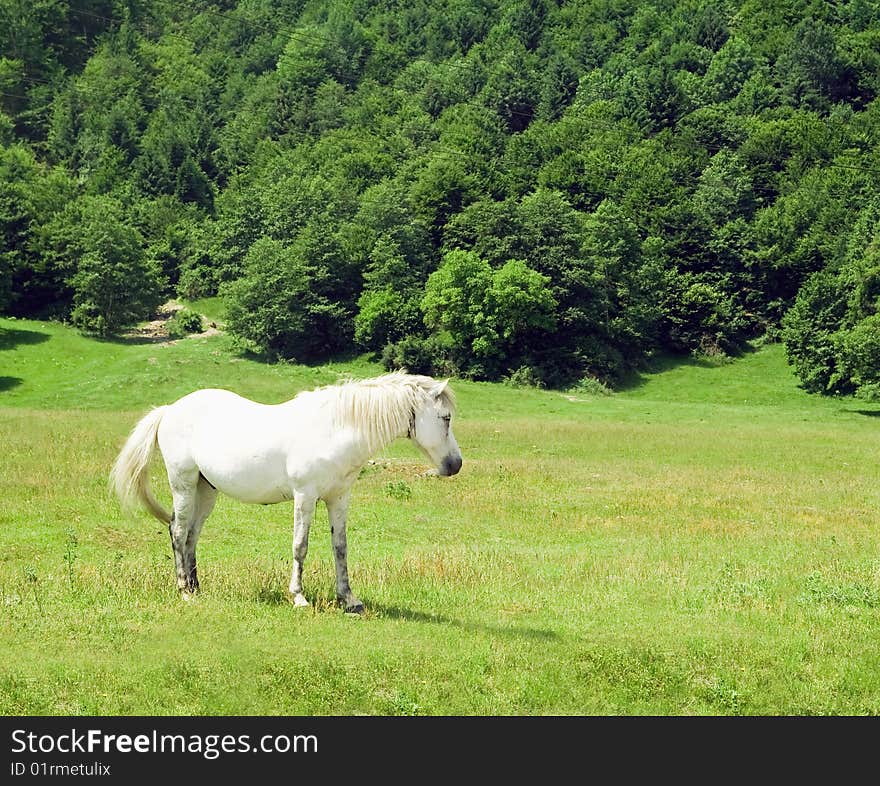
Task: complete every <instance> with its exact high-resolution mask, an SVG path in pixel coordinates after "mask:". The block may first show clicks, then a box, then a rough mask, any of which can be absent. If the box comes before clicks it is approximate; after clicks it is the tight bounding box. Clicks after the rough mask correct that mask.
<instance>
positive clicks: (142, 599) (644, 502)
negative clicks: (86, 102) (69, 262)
mask: <svg viewBox="0 0 880 786" xmlns="http://www.w3.org/2000/svg"><path fill="white" fill-rule="evenodd" d="M380 371H381V369H380V368H379V367H378V366H377V365H374V364H371V363H369V362H367V361H366V360H363V359H356V360H353V361H351V362H347V363H338V364H330V365H325V366H320V367H304V366H293V365H266V364H262V363H260V362H257V361H256V360H252V359H248V358H244V357H241V356H238V355H236V354H235V353H233V352H232V351H231V349H230V347H229V344H228V340H227V339H226V338H225V337H224V336H222V335H220V336H214V337H211V338H189V339H186V340H182V341H178V342H176V343H172V344H168V345H163V344H149V343H143V344H136V343H125V342H99V341H95V340H91V339H86V338H83V337H81V336H80V335H78V334H77V333H76V332H74V331H72V330H70V329H69V328H66V327H63V326H59V325H54V324H49V323H40V322H29V321H22V320H0V532H2V546H3V547H2V549H0V600H2V604H3V613H2V615H0V712H2V713H4V714H189V713H193V714H362V713H365V714H395V715H397V714H480V715H485V714H646V713H647V714H831V713H845V714H862V713H870V714H874V713H878V712H880V648H878V647H877V642H878V640H880V482H878V481H880V462H878V445H880V407H877V406H872V405H866V404H864V403H862V402H859V401H856V400H853V399H837V400H824V399H819V398H815V397H810V396H807V395H806V394H805V393H803V392H802V391H800V390H799V389H798V387H797V385H796V382H795V379H794V377H793V375H792V374H791V372H790V370H789V369H788V367H787V366H786V365H785V361H784V357H783V354H782V350H781V348H780V347H779V346H768V347H764V348H762V349H760V350H758V351H755V352H753V353H751V354H748V355H746V356H744V357H743V358H741V359H738V360H736V361H734V362H730V363H727V364H713V363H709V362H698V361H687V362H683V363H679V364H668V365H667V367H666V368H664V369H663V370H662V371H657V372H656V373H652V374H643V375H641V377H639V378H638V379H635V380H633V381H632V384H631V385H630V386H629V387H628V388H627V389H626V390H624V391H622V392H619V393H617V394H615V395H613V396H605V397H589V396H582V395H577V394H572V395H565V394H563V393H560V392H552V391H537V390H531V389H515V388H511V387H507V386H503V385H491V384H483V383H470V382H462V381H454V383H453V384H454V387H455V390H456V392H457V394H458V398H459V417H458V418H457V419H456V422H455V431H456V436H457V437H458V441H459V443H460V445H461V448H462V452H463V454H464V458H465V464H464V468H463V470H462V472H461V473H460V474H459V475H458V476H456V477H454V478H449V479H438V478H430V477H423V476H422V475H421V474H420V473H422V472H423V471H424V470H425V469H427V467H426V465H425V464H424V462H423V460H422V459H421V457H420V454H418V452H417V451H416V450H415V449H414V448H413V447H411V446H410V445H408V444H407V443H406V441H401V442H399V443H397V444H395V446H394V447H393V448H391V449H390V450H389V451H388V452H387V454H386V455H383V456H379V457H377V461H376V463H375V464H373V465H371V466H369V467H368V468H367V469H366V470H365V472H364V473H363V476H362V478H361V479H360V481H359V482H358V484H357V485H356V486H355V494H354V498H353V502H352V509H351V518H350V524H349V568H350V571H351V577H352V586H353V588H354V590H355V592H357V593H358V594H359V596H360V597H361V598H362V599H363V600H364V602H365V603H366V605H367V612H366V614H365V615H364V616H363V617H352V616H349V615H345V614H343V613H342V611H341V610H340V609H339V608H338V607H337V606H335V604H333V603H332V602H331V601H332V599H333V598H334V595H335V592H334V584H333V563H332V556H331V549H330V538H329V532H328V526H327V519H326V513H325V512H324V511H323V509H320V510H319V516H318V519H317V522H316V525H315V527H314V528H313V530H312V538H311V550H310V553H309V558H308V561H307V563H306V575H305V582H306V595H307V596H308V597H310V599H311V600H312V602H313V606H312V607H311V608H310V609H307V610H297V609H294V608H293V607H292V606H291V605H290V604H289V603H288V602H287V599H286V594H285V591H286V587H287V582H288V580H289V569H290V540H291V534H292V516H293V510H292V507H291V506H289V505H276V506H268V507H259V506H247V505H243V504H239V503H236V502H234V501H232V500H230V499H228V498H221V499H220V501H219V502H218V505H217V508H216V509H215V512H214V514H213V515H212V516H211V518H210V519H209V520H208V523H207V524H206V526H205V530H204V533H203V535H202V539H201V541H200V544H199V558H200V559H199V567H200V578H201V580H202V594H201V595H200V596H199V597H198V599H197V600H196V601H194V602H190V603H187V602H184V601H181V600H179V599H178V598H177V597H176V591H175V582H174V577H173V567H172V565H173V563H172V560H171V549H170V543H169V540H168V535H167V532H166V531H165V528H164V526H162V525H161V524H159V523H158V522H156V521H155V520H153V519H150V518H149V517H148V516H147V515H146V514H140V515H138V516H136V517H134V518H128V517H125V516H123V515H122V514H121V512H120V511H119V508H118V506H117V504H116V502H115V500H114V499H112V498H111V497H110V496H109V494H108V491H107V486H106V476H107V472H108V470H109V467H110V465H111V463H112V461H113V459H114V458H115V455H116V453H117V451H118V449H119V447H120V446H121V444H122V441H123V440H124V438H125V435H126V434H127V432H128V431H129V430H130V429H131V427H132V426H133V425H134V423H135V422H136V420H137V419H138V418H139V417H140V416H141V415H142V414H143V412H144V411H145V410H146V409H147V408H148V407H149V406H151V405H155V404H161V403H167V402H170V401H173V400H174V399H176V398H177V397H179V396H181V395H183V394H184V393H186V392H189V391H190V390H193V389H195V388H199V387H206V386H221V387H228V388H231V389H234V390H236V391H237V392H239V393H242V394H243V395H247V396H250V397H252V398H255V399H258V400H260V401H265V402H277V401H282V400H285V399H288V398H291V397H292V396H293V395H294V394H295V393H296V392H298V391H300V390H302V389H306V388H311V387H314V386H316V385H323V384H328V383H332V382H335V381H336V380H337V379H339V378H341V377H343V376H345V375H348V374H351V375H354V376H370V375H372V374H374V373H380ZM154 488H156V489H157V491H158V492H159V493H160V498H162V499H164V500H166V501H167V499H168V494H167V488H166V486H165V483H164V481H163V476H162V468H161V466H160V464H159V463H158V462H157V464H156V467H155V471H154Z"/></svg>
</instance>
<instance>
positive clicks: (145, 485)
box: [110, 407, 171, 524]
mask: <svg viewBox="0 0 880 786" xmlns="http://www.w3.org/2000/svg"><path fill="white" fill-rule="evenodd" d="M164 413H165V407H156V408H155V409H153V410H150V412H148V413H147V414H146V415H144V417H143V418H141V420H140V422H139V423H138V424H137V425H136V426H135V427H134V430H133V431H132V432H131V435H130V436H129V438H128V439H127V440H126V442H125V445H123V447H122V450H121V451H120V453H119V456H118V457H117V458H116V463H115V464H114V465H113V469H112V470H110V486H111V488H112V489H113V490H114V491H115V492H116V496H117V497H119V501H120V502H121V503H122V507H123V508H124V509H126V510H131V509H132V508H134V507H135V506H136V505H135V503H136V502H137V501H140V503H141V504H142V505H143V506H144V507H145V508H146V509H147V510H148V511H150V513H152V514H153V515H154V516H155V517H156V518H157V519H159V521H164V522H165V523H166V524H168V523H170V522H171V514H170V513H169V512H168V511H167V510H165V508H163V507H162V506H161V505H160V504H159V503H158V502H157V501H156V498H155V497H154V496H153V492H152V491H151V490H150V472H149V468H150V459H151V458H152V457H153V453H154V452H155V450H156V445H157V440H156V435H157V433H158V431H159V423H160V421H161V420H162V415H163V414H164Z"/></svg>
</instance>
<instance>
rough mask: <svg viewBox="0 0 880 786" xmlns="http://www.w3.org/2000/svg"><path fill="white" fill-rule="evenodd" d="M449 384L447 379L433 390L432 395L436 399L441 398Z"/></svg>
mask: <svg viewBox="0 0 880 786" xmlns="http://www.w3.org/2000/svg"><path fill="white" fill-rule="evenodd" d="M448 384H449V378H448V377H447V378H446V379H444V380H443V381H442V382H438V383H437V384H436V385H434V387H432V388H431V395H432V396H433V397H434V398H440V396H442V395H443V393H444V391H445V390H446V386H447V385H448Z"/></svg>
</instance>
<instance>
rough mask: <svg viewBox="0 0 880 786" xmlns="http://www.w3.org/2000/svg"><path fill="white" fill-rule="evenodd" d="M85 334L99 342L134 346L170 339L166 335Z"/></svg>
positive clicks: (164, 341) (165, 341)
mask: <svg viewBox="0 0 880 786" xmlns="http://www.w3.org/2000/svg"><path fill="white" fill-rule="evenodd" d="M85 335H87V336H88V337H89V338H90V339H92V341H97V342H98V343H99V344H118V345H121V346H125V347H135V346H140V345H141V344H162V343H167V342H169V341H171V340H172V339H170V338H169V337H168V336H119V335H114V336H98V335H95V334H93V333H87V334H85Z"/></svg>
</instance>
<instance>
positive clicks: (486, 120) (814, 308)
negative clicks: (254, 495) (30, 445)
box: [0, 0, 880, 395]
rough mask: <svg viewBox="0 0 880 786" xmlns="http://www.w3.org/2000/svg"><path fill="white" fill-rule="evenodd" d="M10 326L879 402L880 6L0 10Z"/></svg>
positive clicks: (525, 3)
mask: <svg viewBox="0 0 880 786" xmlns="http://www.w3.org/2000/svg"><path fill="white" fill-rule="evenodd" d="M0 55H2V56H0V145H2V147H0V236H2V240H3V243H2V249H0V309H2V310H3V311H4V312H5V313H9V314H13V315H22V316H35V317H42V318H61V319H67V320H71V321H73V322H74V323H75V324H77V325H78V326H80V327H81V328H82V329H84V330H90V331H96V332H114V331H117V330H120V329H122V328H124V327H125V326H127V325H129V324H132V323H133V322H135V321H137V320H138V319H143V318H145V317H146V316H147V315H148V314H149V313H150V311H151V310H152V309H154V308H155V306H156V305H157V304H158V303H160V302H161V301H162V299H164V298H166V297H169V296H173V295H175V294H177V295H181V296H184V297H199V296H205V295H213V294H218V293H219V294H221V295H223V296H224V297H225V298H226V299H227V300H228V303H229V324H228V327H229V329H230V330H231V331H232V332H233V333H234V334H236V335H237V336H238V337H239V338H240V339H241V340H242V341H244V342H246V343H248V344H249V345H251V346H253V347H254V348H255V349H258V350H260V351H263V352H266V353H269V354H271V355H274V356H278V357H285V358H293V359H298V360H320V359H322V358H327V357H330V356H332V355H333V354H334V353H338V352H340V351H347V350H349V349H351V348H353V347H356V348H360V349H361V350H363V351H372V352H375V353H377V354H382V356H383V357H384V358H385V360H386V363H387V364H388V365H389V366H392V365H399V364H403V363H406V364H408V365H410V366H412V367H413V368H414V370H415V367H416V366H418V370H424V371H435V372H438V373H440V372H455V373H459V374H465V375H470V376H473V377H477V378H489V379H494V378H500V377H502V376H505V375H509V374H511V373H512V372H516V371H522V370H523V369H526V370H527V372H528V373H527V376H528V377H529V378H531V379H534V380H536V381H538V382H542V383H545V384H551V385H561V384H568V383H571V382H574V381H576V380H578V379H580V378H582V377H585V376H592V377H596V378H598V379H600V380H601V381H603V382H606V383H614V382H615V381H617V380H619V379H620V378H621V377H622V376H623V375H624V374H626V372H627V371H628V370H630V369H633V368H637V367H638V366H639V365H640V364H641V363H643V362H644V361H645V359H646V358H648V357H650V356H651V355H652V354H654V353H657V352H703V353H723V352H726V353H730V352H736V351H737V350H738V349H740V348H741V347H743V346H744V344H745V342H747V341H749V340H751V339H754V338H756V337H758V336H767V337H768V338H770V339H781V340H783V341H784V342H785V347H786V351H787V353H788V356H789V359H790V361H791V362H792V365H793V367H794V368H795V370H796V371H797V373H798V374H799V375H800V377H801V379H802V381H803V384H804V385H805V387H807V388H808V389H809V390H814V391H817V392H823V393H851V392H860V393H862V394H864V395H877V393H878V391H880V370H878V366H880V361H878V358H880V356H878V354H877V353H878V348H880V322H878V319H880V317H878V314H880V301H878V298H880V285H878V283H877V282H878V280H880V276H878V272H877V271H878V270H880V263H878V258H877V237H878V231H880V229H878V226H880V225H878V221H880V209H878V204H880V203H878V199H880V197H878V193H880V192H878V182H880V159H878V152H877V151H878V150H880V144H878V142H880V103H878V101H877V97H876V96H877V92H878V89H880V7H878V4H877V3H875V2H870V1H869V0H842V2H838V3H833V4H831V3H822V2H803V3H769V4H768V3H759V2H755V0H653V1H652V2H636V1H635V0H574V1H573V2H567V3H559V2H556V1H555V0H440V2H426V1H425V0H407V2H400V1H399V0H377V1H376V2H370V3H366V2H361V1H360V0H331V2H320V3H318V2H310V1H309V0H237V1H236V0H215V1H214V2H211V1H210V0H200V1H199V2H195V3H182V2H174V1H173V0H73V1H72V2H67V1H66V0H64V1H62V0H31V1H30V2H28V3H24V2H22V1H21V0H0Z"/></svg>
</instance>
